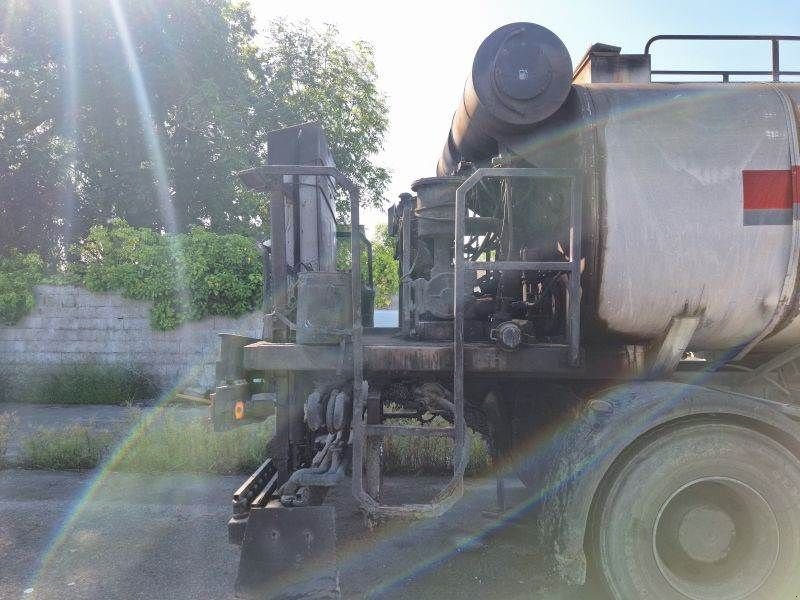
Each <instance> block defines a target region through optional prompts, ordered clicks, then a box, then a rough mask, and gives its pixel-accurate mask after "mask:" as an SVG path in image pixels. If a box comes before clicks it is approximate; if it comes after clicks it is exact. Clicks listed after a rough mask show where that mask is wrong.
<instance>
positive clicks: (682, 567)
mask: <svg viewBox="0 0 800 600" xmlns="http://www.w3.org/2000/svg"><path fill="white" fill-rule="evenodd" d="M779 549H780V535H779V531H778V522H777V519H776V518H775V514H774V512H773V511H772V508H771V507H770V505H769V503H767V501H766V500H765V499H764V497H763V496H762V495H761V494H759V493H758V492H757V491H756V490H754V489H753V488H752V487H750V486H749V485H747V484H745V483H743V482H741V481H739V480H736V479H731V478H726V477H707V478H702V479H697V480H695V481H692V482H690V483H688V484H686V485H684V486H683V487H681V488H680V489H678V490H677V491H676V492H674V493H673V494H672V495H671V496H670V497H669V498H667V500H666V501H665V502H664V503H663V504H662V506H661V509H660V511H659V513H658V517H657V519H656V522H655V524H654V527H653V554H654V557H655V560H656V563H657V564H658V568H659V570H660V571H661V574H662V575H663V576H664V578H665V579H666V580H667V582H669V585H670V586H671V587H672V588H673V589H674V590H675V591H677V592H679V593H680V594H682V595H684V596H686V597H687V598H691V599H692V600H708V599H715V600H716V599H719V600H737V599H739V598H745V597H747V596H749V595H750V594H751V593H752V592H754V591H756V590H758V589H759V588H760V587H761V585H762V584H763V583H764V581H765V580H766V579H767V577H769V575H770V573H771V572H772V570H773V569H774V567H775V563H776V561H777V557H778V552H779Z"/></svg>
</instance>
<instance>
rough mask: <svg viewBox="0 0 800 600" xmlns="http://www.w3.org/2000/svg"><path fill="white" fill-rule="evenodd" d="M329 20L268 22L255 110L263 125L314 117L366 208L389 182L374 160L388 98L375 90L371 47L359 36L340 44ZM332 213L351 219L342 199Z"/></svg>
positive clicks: (275, 125) (380, 143)
mask: <svg viewBox="0 0 800 600" xmlns="http://www.w3.org/2000/svg"><path fill="white" fill-rule="evenodd" d="M339 38H340V34H339V30H338V29H337V28H336V27H335V26H333V25H326V26H325V27H324V28H323V29H316V28H314V27H312V26H311V24H310V23H309V22H308V21H303V22H300V23H290V22H287V21H285V20H282V19H277V20H275V21H273V22H272V23H271V24H270V26H269V30H268V31H267V35H266V42H267V48H266V50H265V51H264V53H263V56H262V57H261V61H262V64H263V70H262V71H261V76H262V78H263V79H262V82H261V85H260V89H261V94H260V96H259V99H260V106H259V108H258V109H257V111H256V112H257V113H258V114H261V115H264V116H265V117H266V118H267V119H268V120H267V122H268V123H269V126H268V129H276V128H279V127H286V126H288V125H294V124H296V123H302V122H306V121H317V122H319V123H320V124H321V125H322V127H323V129H324V130H325V132H326V133H327V135H328V141H329V142H330V145H331V152H332V153H333V157H334V159H335V160H336V165H337V166H338V167H339V169H340V170H341V171H342V172H343V173H345V174H346V175H348V176H349V177H350V178H352V179H353V181H355V182H356V183H357V184H358V185H359V187H360V188H361V191H362V202H363V203H364V204H365V205H371V206H381V204H382V201H383V192H384V190H385V189H386V185H387V183H388V181H389V174H388V172H387V171H386V169H384V168H382V167H379V166H377V165H375V164H374V163H373V161H372V157H373V156H374V155H375V154H376V153H377V152H378V151H380V150H381V148H382V146H383V137H384V135H385V134H386V131H387V129H388V119H387V114H388V108H387V105H386V99H385V98H384V96H383V94H381V93H380V91H379V90H378V88H377V74H376V71H375V58H374V55H375V52H374V49H373V47H372V46H371V45H370V44H369V43H367V42H364V41H357V42H354V43H353V44H352V45H346V44H343V43H342V42H341V41H340V39H339ZM336 208H337V214H338V215H339V217H340V218H341V219H342V220H343V221H345V222H346V221H348V220H349V212H348V210H347V202H346V197H345V196H343V195H339V196H338V197H337V206H336Z"/></svg>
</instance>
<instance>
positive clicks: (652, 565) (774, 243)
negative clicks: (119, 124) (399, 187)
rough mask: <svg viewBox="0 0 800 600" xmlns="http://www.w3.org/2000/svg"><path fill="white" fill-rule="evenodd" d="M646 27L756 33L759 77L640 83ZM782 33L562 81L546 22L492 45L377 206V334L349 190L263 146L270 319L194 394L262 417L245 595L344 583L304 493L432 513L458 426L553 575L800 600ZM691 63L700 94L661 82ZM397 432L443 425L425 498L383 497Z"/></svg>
mask: <svg viewBox="0 0 800 600" xmlns="http://www.w3.org/2000/svg"><path fill="white" fill-rule="evenodd" d="M664 39H673V40H682V41H680V42H673V43H691V42H692V41H693V40H697V39H704V40H709V39H711V40H719V41H720V43H723V42H724V41H725V40H742V39H747V40H761V41H762V42H763V43H764V44H766V45H767V46H770V45H771V48H772V64H771V65H770V66H769V68H767V69H765V70H763V71H735V70H734V71H692V72H688V71H655V70H652V69H651V48H652V47H653V44H655V43H656V42H660V41H661V42H663V40H664ZM799 39H800V37H792V36H657V37H656V38H653V39H652V40H650V42H648V44H647V46H646V47H645V49H644V52H643V53H641V54H623V53H621V49H620V48H619V47H615V46H611V45H607V44H595V45H593V46H591V47H590V48H589V50H588V52H587V53H586V55H585V56H584V58H583V59H582V60H581V61H580V63H578V65H577V67H576V68H574V69H573V65H572V61H571V59H570V56H569V53H568V52H567V49H566V47H565V46H564V44H563V43H562V42H561V40H559V38H558V37H556V35H554V34H553V33H552V32H550V31H549V30H547V29H545V28H543V27H540V26H538V25H535V24H532V23H512V24H509V25H505V26H503V27H501V28H499V29H498V30H496V31H495V32H493V33H492V34H491V35H489V37H487V38H486V39H485V40H484V41H483V43H482V44H481V45H480V48H479V49H478V51H477V54H476V55H475V58H474V61H473V64H472V70H471V73H470V74H469V77H468V79H467V82H466V85H465V87H464V91H463V96H462V99H461V102H460V103H459V105H458V107H457V109H456V111H455V115H454V116H453V120H452V123H451V126H450V131H449V134H448V136H447V140H446V143H445V145H444V149H443V150H442V152H441V155H440V158H439V160H438V164H437V166H436V176H435V177H427V178H424V179H419V180H418V181H416V182H414V183H412V184H411V186H410V189H411V192H412V193H407V194H403V195H401V197H400V200H399V202H398V203H397V204H395V205H394V206H392V207H391V208H390V209H389V211H388V221H389V232H390V234H391V235H392V236H394V238H395V239H396V259H397V263H398V269H399V274H400V289H399V323H398V326H397V327H396V328H376V327H372V326H371V325H372V314H373V298H374V293H373V290H372V288H371V285H372V283H371V261H370V260H369V255H370V252H369V245H368V242H367V241H366V240H365V239H364V237H363V234H362V233H361V232H362V229H361V226H360V223H359V193H358V188H357V187H356V186H355V185H354V184H353V182H352V181H350V180H349V179H348V178H347V177H345V176H344V175H342V173H341V172H340V171H339V170H337V168H336V165H335V164H334V162H333V160H332V159H331V154H330V151H329V149H328V146H327V142H326V140H325V137H324V135H323V133H322V131H321V129H320V127H318V126H316V125H314V124H306V125H298V126H295V127H291V128H288V129H284V130H281V131H276V132H273V133H272V134H270V136H269V139H268V164H267V165H265V166H262V167H258V168H252V169H248V170H246V171H243V172H241V173H240V174H239V176H240V178H241V179H242V181H243V182H244V184H246V185H247V186H248V187H250V188H252V189H254V190H258V191H264V192H266V193H267V194H268V197H269V215H270V230H271V239H270V240H269V244H268V248H267V249H266V255H265V273H266V275H267V284H268V285H267V287H268V290H267V291H268V294H267V297H266V298H267V301H266V303H265V313H264V314H265V316H264V332H263V336H262V339H249V338H244V337H240V336H234V335H222V342H221V356H220V361H219V363H218V367H217V380H218V382H217V387H216V389H215V392H214V395H213V405H212V410H213V419H214V423H215V425H216V427H217V428H218V429H225V428H230V427H234V426H236V425H238V424H244V423H248V422H253V421H254V420H259V419H263V418H264V415H266V414H270V413H274V414H275V420H276V432H275V436H274V438H273V439H272V440H271V441H270V442H269V456H270V458H269V459H268V460H267V461H266V462H264V464H263V465H261V467H260V468H259V469H258V470H257V471H256V472H254V473H253V475H252V476H251V477H250V478H249V479H248V480H247V481H246V482H245V483H244V484H243V485H242V486H241V488H240V489H238V490H237V491H236V492H235V494H234V500H233V516H232V518H231V520H230V522H229V524H228V527H229V535H230V539H231V541H232V542H235V543H238V544H240V545H241V546H242V549H241V560H240V566H239V573H238V578H237V590H238V593H239V594H241V595H243V596H245V597H254V598H265V597H278V596H280V595H281V594H286V595H289V596H291V597H313V598H319V597H338V594H339V593H340V592H339V585H338V579H337V571H336V560H335V535H334V528H333V523H334V518H335V515H334V509H333V507H332V506H329V505H326V504H325V497H326V492H327V491H328V490H330V489H331V488H332V487H334V486H339V485H341V484H342V482H343V481H346V480H348V479H349V486H350V488H351V490H352V501H353V502H354V503H356V504H357V505H358V506H359V507H360V508H361V509H362V510H363V512H364V513H365V515H367V517H368V518H369V519H371V520H373V521H378V520H381V519H392V518H413V519H424V518H431V517H438V516H441V515H443V514H444V513H446V512H447V511H448V509H450V508H451V507H453V505H454V504H455V503H456V502H458V500H459V498H460V497H461V495H462V492H463V478H464V472H465V467H466V465H467V460H468V447H467V431H468V428H471V429H473V430H475V431H477V432H479V433H480V434H481V435H483V436H484V437H485V438H486V439H487V440H488V444H489V447H490V448H491V452H492V455H493V456H494V458H495V462H496V463H497V464H502V465H505V467H504V468H506V469H507V470H513V472H514V473H516V474H517V475H518V476H519V478H520V479H521V480H522V482H524V484H525V485H526V486H527V487H528V488H529V490H530V494H531V495H532V496H535V497H536V498H537V501H536V503H535V504H536V505H537V506H536V511H535V520H534V522H533V523H532V525H531V528H532V529H531V536H532V537H535V538H536V540H537V543H539V544H544V545H545V546H546V547H547V548H548V552H549V554H551V555H552V557H553V558H554V559H555V561H554V562H555V564H556V565H558V571H559V573H560V574H561V575H562V576H563V577H564V578H565V579H566V580H567V581H568V582H569V583H572V584H576V585H582V584H584V583H585V582H586V581H587V579H588V578H590V577H591V578H592V579H593V580H595V581H596V582H598V583H599V585H600V586H602V587H603V588H604V589H605V591H606V593H607V594H608V595H609V596H610V597H611V598H613V599H615V600H631V599H638V598H649V599H659V600H670V599H682V600H685V599H692V600H712V599H713V600H729V599H730V600H733V599H738V600H743V599H748V600H749V599H754V598H759V599H766V600H775V599H781V598H797V597H798V596H797V594H798V593H800V404H799V403H798V397H799V396H798V394H800V364H798V363H799V362H800V278H798V269H799V268H800V209H799V208H798V207H799V206H800V129H798V119H799V118H800V83H790V82H786V81H785V80H786V79H787V78H791V76H797V75H798V74H800V73H798V72H791V71H786V70H783V69H782V68H781V64H780V48H781V45H782V44H785V43H787V42H789V41H798V40H799ZM697 75H702V76H704V77H706V78H716V81H711V82H697V81H695V82H684V83H675V82H657V81H656V82H654V81H653V80H654V79H667V80H669V79H672V80H675V79H686V78H693V77H694V78H695V79H696V78H697V77H696V76H697ZM747 78H750V79H753V78H757V79H761V80H762V81H760V82H744V81H742V80H743V79H747ZM782 79H783V81H782ZM337 193H340V194H346V195H348V196H349V201H350V223H349V228H347V229H346V230H345V231H342V230H341V227H339V228H337V223H336V220H335V214H334V209H333V204H334V199H335V197H336V194H337ZM343 253H344V254H347V255H348V256H349V257H351V260H350V261H349V265H348V267H347V268H345V269H341V268H337V264H339V265H341V264H342V260H341V257H342V255H343ZM433 417H440V418H439V419H437V420H436V422H437V423H439V425H432V424H431V423H429V421H430V420H431V419H432V418H433ZM409 423H411V424H409ZM397 436H401V437H411V438H420V437H426V438H429V437H441V438H446V439H449V440H451V446H450V447H452V465H453V472H452V476H451V477H450V478H449V479H448V480H446V481H443V482H442V487H441V490H440V492H439V493H438V495H436V496H435V498H433V499H432V500H431V501H430V502H425V503H414V502H407V503H403V502H394V503H387V502H386V500H385V498H384V497H383V494H382V482H383V478H382V462H383V458H384V454H383V448H384V443H385V441H386V440H387V438H390V437H397Z"/></svg>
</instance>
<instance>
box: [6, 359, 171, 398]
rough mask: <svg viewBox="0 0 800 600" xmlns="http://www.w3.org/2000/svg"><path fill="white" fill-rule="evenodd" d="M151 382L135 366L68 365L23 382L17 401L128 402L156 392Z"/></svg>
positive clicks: (152, 395)
mask: <svg viewBox="0 0 800 600" xmlns="http://www.w3.org/2000/svg"><path fill="white" fill-rule="evenodd" d="M156 393H157V390H156V388H155V386H154V385H153V384H152V382H151V381H150V380H149V379H148V378H147V377H145V376H144V375H143V374H141V373H139V372H138V371H136V370H135V369H130V368H127V367H121V366H116V365H88V364H87V365H70V366H67V367H64V368H62V369H59V370H57V371H54V372H50V373H46V374H42V376H41V377H40V378H38V379H37V380H35V381H33V382H31V383H30V384H29V385H26V386H25V388H24V390H23V391H21V392H20V393H19V394H18V395H19V396H20V397H18V398H12V399H14V400H17V401H20V402H28V403H51V404H117V405H122V406H124V405H129V404H131V403H133V402H136V401H138V400H145V399H148V398H152V397H154V396H155V395H156Z"/></svg>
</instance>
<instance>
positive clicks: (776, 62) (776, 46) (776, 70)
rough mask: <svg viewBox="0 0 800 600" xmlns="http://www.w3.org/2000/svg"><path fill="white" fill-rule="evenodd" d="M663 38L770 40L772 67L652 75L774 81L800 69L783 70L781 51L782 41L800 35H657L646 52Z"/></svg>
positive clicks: (723, 80) (798, 40)
mask: <svg viewBox="0 0 800 600" xmlns="http://www.w3.org/2000/svg"><path fill="white" fill-rule="evenodd" d="M661 40H689V41H739V42H742V41H744V42H752V41H768V42H771V44H772V69H771V70H769V71H734V70H721V71H714V70H711V71H707V70H706V71H693V70H687V71H684V70H678V69H667V70H656V71H650V73H651V74H652V75H719V76H721V77H722V82H723V83H728V82H729V81H730V77H731V75H761V76H764V75H770V76H771V77H772V81H780V80H781V75H790V76H798V75H800V71H782V70H781V58H780V56H781V53H780V42H782V41H784V42H800V35H657V36H654V37H652V38H650V39H649V40H647V43H646V44H645V46H644V53H645V54H647V55H649V54H650V47H651V46H652V45H653V44H654V43H655V42H658V41H661Z"/></svg>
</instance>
